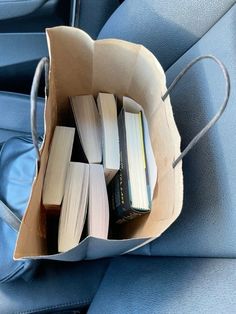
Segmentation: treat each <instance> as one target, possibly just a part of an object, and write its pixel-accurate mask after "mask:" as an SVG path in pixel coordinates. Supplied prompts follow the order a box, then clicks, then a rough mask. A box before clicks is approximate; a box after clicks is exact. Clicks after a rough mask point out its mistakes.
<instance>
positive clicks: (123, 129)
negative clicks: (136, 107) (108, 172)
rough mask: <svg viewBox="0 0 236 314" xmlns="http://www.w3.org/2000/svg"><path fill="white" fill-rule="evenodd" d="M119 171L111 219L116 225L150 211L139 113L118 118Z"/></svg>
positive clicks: (121, 113)
mask: <svg viewBox="0 0 236 314" xmlns="http://www.w3.org/2000/svg"><path fill="white" fill-rule="evenodd" d="M118 125H119V138H120V156H121V163H120V171H119V172H118V174H117V175H116V177H115V179H114V183H113V188H112V202H111V203H112V209H113V219H115V221H116V222H117V223H122V222H124V221H127V220H131V219H134V218H135V217H137V216H140V215H143V214H146V213H148V212H149V211H150V205H151V204H150V203H151V202H150V193H149V184H148V176H147V168H146V153H145V145H144V135H143V122H142V113H141V111H140V112H139V113H130V112H125V110H124V109H123V110H122V111H121V112H120V114H119V117H118Z"/></svg>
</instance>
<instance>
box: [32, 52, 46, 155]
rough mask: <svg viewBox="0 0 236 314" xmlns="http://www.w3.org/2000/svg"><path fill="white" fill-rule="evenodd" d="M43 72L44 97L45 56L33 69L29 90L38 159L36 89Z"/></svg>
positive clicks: (33, 139) (33, 138)
mask: <svg viewBox="0 0 236 314" xmlns="http://www.w3.org/2000/svg"><path fill="white" fill-rule="evenodd" d="M43 70H44V72H45V97H47V95H48V77H49V59H48V58H47V57H44V58H42V59H41V60H40V61H39V63H38V65H37V67H36V70H35V74H34V78H33V82H32V87H31V92H30V106H31V107H30V117H31V135H32V141H33V145H34V148H35V151H36V156H37V159H38V161H40V152H39V144H38V132H37V98H38V89H39V83H40V79H41V75H42V73H43Z"/></svg>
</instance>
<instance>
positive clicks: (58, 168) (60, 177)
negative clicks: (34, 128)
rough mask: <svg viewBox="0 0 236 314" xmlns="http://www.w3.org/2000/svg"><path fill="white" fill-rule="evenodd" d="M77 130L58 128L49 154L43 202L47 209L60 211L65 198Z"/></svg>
mask: <svg viewBox="0 0 236 314" xmlns="http://www.w3.org/2000/svg"><path fill="white" fill-rule="evenodd" d="M74 135H75V129H74V128H69V127H62V126H57V127H56V128H55V131H54V134H53V138H52V143H51V147H50V152H49V158H48V164H47V169H46V174H45V179H44V186H43V195H42V202H43V205H44V207H45V208H46V209H48V210H49V209H50V210H58V209H60V205H61V203H62V199H63V196H64V188H65V181H66V174H67V169H68V166H69V162H70V159H71V153H72V148H73V142H74Z"/></svg>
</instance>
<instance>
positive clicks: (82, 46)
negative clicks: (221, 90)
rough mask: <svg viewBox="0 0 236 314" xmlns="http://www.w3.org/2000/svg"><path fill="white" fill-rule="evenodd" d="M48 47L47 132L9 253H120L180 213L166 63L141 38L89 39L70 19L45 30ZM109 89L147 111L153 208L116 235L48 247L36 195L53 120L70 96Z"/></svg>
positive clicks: (58, 120) (62, 118) (59, 121)
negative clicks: (61, 249)
mask: <svg viewBox="0 0 236 314" xmlns="http://www.w3.org/2000/svg"><path fill="white" fill-rule="evenodd" d="M47 40H48V47H49V55H50V79H49V97H48V99H47V101H46V109H45V122H46V134H45V138H44V144H43V147H42V149H41V152H40V155H41V161H40V165H39V170H38V175H37V177H36V178H35V182H34V185H33V188H32V195H31V199H30V201H29V204H28V208H27V210H26V213H25V216H24V218H23V221H22V224H21V228H20V232H19V236H18V241H17V245H16V249H15V255H14V257H15V258H16V259H20V258H26V257H27V258H36V259H37V258H46V259H55V260H65V261H67V260H70V261H75V260H81V259H91V258H101V257H108V256H114V255H118V254H122V253H124V252H126V251H128V250H133V249H135V248H136V247H138V246H141V245H144V244H145V243H146V242H148V241H151V240H152V239H155V238H157V237H158V236H160V235H161V234H162V232H164V231H165V230H166V229H167V228H168V227H169V226H170V225H171V224H172V223H173V222H174V221H175V220H176V218H177V217H178V216H179V214H180V212H181V208H182V202H183V174H182V162H181V161H180V162H179V163H178V164H177V165H176V167H173V162H174V161H175V160H176V159H177V157H179V155H180V136H179V133H178V130H177V128H176V125H175V121H174V118H173V112H172V108H171V104H170V101H169V97H168V98H166V100H165V102H163V100H162V96H163V95H164V94H165V92H166V79H165V74H164V71H163V69H162V67H161V65H160V64H159V62H158V61H157V59H156V58H155V57H154V55H153V54H152V53H151V52H149V51H148V50H147V49H146V48H144V47H143V46H141V45H136V44H132V43H129V42H126V41H121V40H115V39H108V40H107V39H106V40H97V41H93V40H92V39H91V38H90V37H89V36H88V35H87V34H86V33H84V32H83V31H81V30H78V29H75V28H70V27H56V28H52V29H48V30H47ZM98 92H107V93H113V94H115V95H117V96H118V97H123V96H128V97H130V98H132V99H134V100H135V101H136V102H137V103H139V104H140V105H141V106H142V107H143V109H144V112H145V115H146V118H147V122H148V127H149V132H150V138H151V144H152V148H153V152H154V157H155V161H156V165H157V173H158V177H157V182H156V186H155V190H154V197H153V202H152V208H151V213H150V214H148V215H145V216H142V217H139V218H138V219H135V220H134V221H131V222H129V223H127V224H124V225H123V226H122V227H121V230H120V232H121V235H122V240H101V239H96V238H93V237H87V238H86V239H85V240H83V241H82V242H81V243H80V244H79V245H78V246H77V247H76V248H74V249H72V250H70V251H68V252H66V253H60V254H55V255H50V256H49V255H47V249H46V238H45V237H46V235H45V232H44V230H45V219H44V216H43V212H42V208H41V195H42V186H43V180H44V174H45V169H46V165H47V160H48V152H49V146H50V141H51V139H52V134H53V131H54V128H55V126H56V125H63V124H65V123H66V119H67V117H68V115H69V110H70V109H69V108H70V107H69V106H70V105H69V101H68V96H74V95H84V94H93V95H94V96H95V97H96V96H97V94H98Z"/></svg>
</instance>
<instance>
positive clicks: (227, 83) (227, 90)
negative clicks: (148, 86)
mask: <svg viewBox="0 0 236 314" xmlns="http://www.w3.org/2000/svg"><path fill="white" fill-rule="evenodd" d="M203 59H211V60H213V61H215V62H216V63H217V64H218V65H219V67H220V68H221V70H222V72H223V75H224V78H225V98H224V101H223V103H222V105H221V107H220V109H219V111H218V112H217V113H216V114H215V116H214V117H213V118H212V119H211V120H210V121H209V122H208V124H207V125H206V126H205V127H204V128H203V129H202V130H201V131H200V132H199V133H198V134H197V135H196V136H195V137H194V138H193V139H192V141H191V142H190V143H189V144H188V146H187V147H186V148H185V149H184V150H183V152H182V153H181V154H180V155H179V157H178V158H177V159H176V160H175V161H174V162H173V164H172V165H173V168H175V166H176V165H177V164H178V163H179V162H180V160H182V159H183V158H184V157H185V156H186V155H187V153H188V152H189V151H190V150H191V149H192V148H193V147H194V146H195V145H196V144H197V143H198V141H199V140H200V139H201V138H202V137H203V136H204V135H205V134H206V133H207V132H208V131H209V130H210V129H211V128H212V127H213V125H215V123H216V122H217V121H218V120H219V118H220V117H221V116H222V114H223V112H224V111H225V108H226V106H227V104H228V100H229V95H230V78H229V73H228V70H227V69H226V67H225V65H224V64H223V63H222V62H221V61H220V60H219V59H218V58H216V57H215V56H212V55H205V56H200V57H198V58H196V59H194V60H193V61H191V62H190V63H189V64H188V65H187V66H186V67H185V68H184V69H183V70H182V71H181V72H180V73H179V74H178V75H177V77H176V78H175V79H174V81H173V82H172V83H171V84H170V86H169V87H168V89H167V91H166V92H165V94H164V95H163V96H162V100H163V101H165V99H166V98H167V97H168V95H169V94H170V92H171V90H172V89H173V88H174V87H175V85H176V84H177V83H178V81H179V80H180V79H181V78H182V77H183V76H184V74H185V73H186V72H187V71H188V70H189V69H190V68H191V67H192V66H193V65H194V64H195V63H197V62H198V61H201V60H203Z"/></svg>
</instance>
